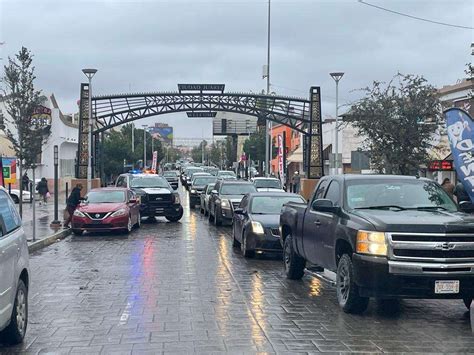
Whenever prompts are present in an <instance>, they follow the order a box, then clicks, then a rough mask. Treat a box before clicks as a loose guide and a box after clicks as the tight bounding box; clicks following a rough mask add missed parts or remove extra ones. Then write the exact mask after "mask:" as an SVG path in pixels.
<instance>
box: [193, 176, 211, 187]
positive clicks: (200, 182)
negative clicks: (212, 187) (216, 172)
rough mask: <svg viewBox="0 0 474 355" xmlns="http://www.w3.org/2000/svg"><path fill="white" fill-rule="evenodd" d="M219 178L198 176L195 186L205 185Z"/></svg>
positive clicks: (194, 182)
mask: <svg viewBox="0 0 474 355" xmlns="http://www.w3.org/2000/svg"><path fill="white" fill-rule="evenodd" d="M216 180H217V178H216V177H215V176H202V177H197V178H195V179H194V181H193V185H194V186H203V185H208V184H210V183H213V182H216Z"/></svg>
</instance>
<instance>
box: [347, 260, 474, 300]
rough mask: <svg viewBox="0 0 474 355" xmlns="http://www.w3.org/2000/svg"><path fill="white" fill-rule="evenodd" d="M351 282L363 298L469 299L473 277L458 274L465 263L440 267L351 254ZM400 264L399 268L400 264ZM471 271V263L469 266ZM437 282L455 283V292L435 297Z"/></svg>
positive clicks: (472, 288)
mask: <svg viewBox="0 0 474 355" xmlns="http://www.w3.org/2000/svg"><path fill="white" fill-rule="evenodd" d="M352 262H353V266H354V280H355V283H356V284H357V286H358V287H359V293H360V295H361V296H364V297H383V298H427V299H434V298H440V299H443V298H454V299H461V298H473V297H474V274H472V275H469V274H466V273H463V272H458V271H457V270H458V269H459V268H462V269H465V268H466V264H442V265H444V266H443V267H442V268H445V270H448V269H449V270H451V271H445V272H442V271H441V272H440V271H435V272H433V271H430V270H439V269H438V268H437V266H440V264H432V263H411V262H394V261H389V260H387V259H386V258H383V257H375V256H367V255H360V254H353V256H352ZM402 264H403V265H402ZM469 265H470V266H469V267H472V268H474V264H469ZM440 280H459V284H460V288H459V293H455V294H436V293H435V291H434V290H435V282H436V281H440Z"/></svg>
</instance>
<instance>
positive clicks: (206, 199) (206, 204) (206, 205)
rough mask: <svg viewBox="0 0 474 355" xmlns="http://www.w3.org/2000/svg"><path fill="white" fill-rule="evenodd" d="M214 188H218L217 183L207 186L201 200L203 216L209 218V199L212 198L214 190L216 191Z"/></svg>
mask: <svg viewBox="0 0 474 355" xmlns="http://www.w3.org/2000/svg"><path fill="white" fill-rule="evenodd" d="M214 186H216V184H215V183H212V184H209V185H207V186H206V188H205V189H204V190H203V192H202V194H201V196H200V198H201V204H200V208H201V214H203V215H204V216H207V215H208V214H209V197H210V196H211V192H212V190H214Z"/></svg>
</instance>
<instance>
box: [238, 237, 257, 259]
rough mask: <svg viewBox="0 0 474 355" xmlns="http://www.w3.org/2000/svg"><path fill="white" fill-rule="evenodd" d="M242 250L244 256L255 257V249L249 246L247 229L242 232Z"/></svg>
mask: <svg viewBox="0 0 474 355" xmlns="http://www.w3.org/2000/svg"><path fill="white" fill-rule="evenodd" d="M240 251H241V252H242V256H243V257H244V258H253V257H254V256H255V250H249V249H248V248H247V237H246V236H245V231H244V232H243V233H242V243H240Z"/></svg>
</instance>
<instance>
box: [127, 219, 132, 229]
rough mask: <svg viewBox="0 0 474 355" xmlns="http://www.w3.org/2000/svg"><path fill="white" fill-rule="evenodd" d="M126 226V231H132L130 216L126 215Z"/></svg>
mask: <svg viewBox="0 0 474 355" xmlns="http://www.w3.org/2000/svg"><path fill="white" fill-rule="evenodd" d="M127 228H128V231H129V232H131V231H132V228H133V226H132V218H131V217H130V216H128V225H127Z"/></svg>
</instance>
